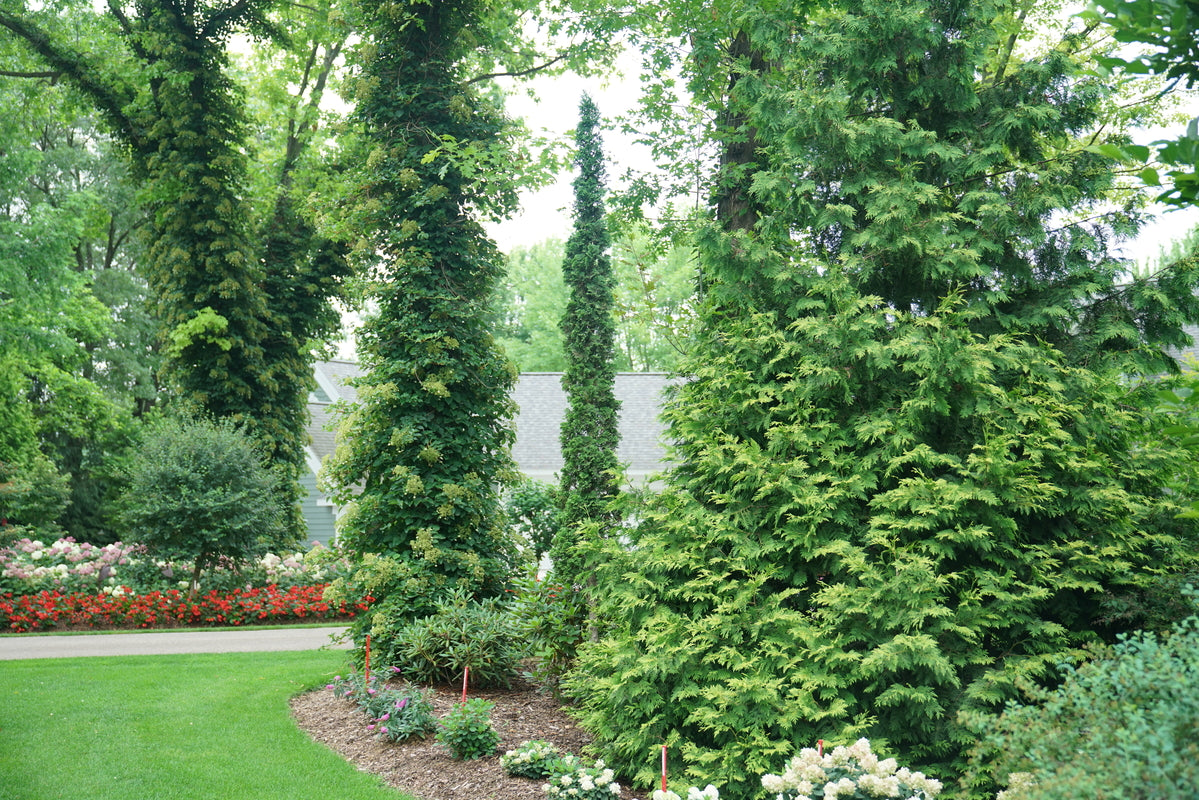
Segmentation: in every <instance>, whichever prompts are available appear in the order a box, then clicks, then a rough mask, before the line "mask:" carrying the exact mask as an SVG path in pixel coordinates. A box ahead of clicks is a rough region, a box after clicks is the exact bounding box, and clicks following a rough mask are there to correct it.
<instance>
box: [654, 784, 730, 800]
mask: <svg viewBox="0 0 1199 800" xmlns="http://www.w3.org/2000/svg"><path fill="white" fill-rule="evenodd" d="M650 797H651V798H652V800H680V798H679V796H678V795H677V794H675V793H674V792H672V791H670V790H666V791H663V790H661V789H657V790H655V791H654V793H653V794H652V795H650ZM687 800H720V792H719V791H718V790H717V788H716V787H715V786H713V785H712V784H710V783H709V784H708V785H707V786H705V787H704V788H703V789H697V788H695V787H694V786H692V787H691V788H690V789H688V790H687Z"/></svg>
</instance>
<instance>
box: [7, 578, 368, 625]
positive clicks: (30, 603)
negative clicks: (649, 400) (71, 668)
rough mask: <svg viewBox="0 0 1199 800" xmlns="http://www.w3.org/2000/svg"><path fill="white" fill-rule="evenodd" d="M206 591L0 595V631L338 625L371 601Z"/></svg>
mask: <svg viewBox="0 0 1199 800" xmlns="http://www.w3.org/2000/svg"><path fill="white" fill-rule="evenodd" d="M326 585H327V584H318V585H316V586H297V587H292V588H289V589H281V588H279V587H278V586H275V585H274V584H272V585H270V586H265V587H263V588H261V589H234V590H233V591H231V592H217V591H215V590H214V591H211V592H208V593H207V594H205V595H200V596H197V597H196V598H195V599H194V600H191V601H189V600H188V599H187V595H186V594H184V593H183V592H180V591H178V590H175V589H171V590H169V591H165V592H151V593H149V594H141V595H136V594H126V595H120V594H113V595H109V594H62V593H61V592H39V593H38V594H27V595H13V594H11V593H8V594H4V595H0V630H8V631H13V632H16V633H25V632H26V631H41V630H47V629H49V628H68V629H86V628H96V629H104V628H179V627H202V626H205V625H253V624H260V625H262V624H270V623H278V622H298V621H304V622H321V621H325V620H329V621H341V620H347V619H351V618H353V617H354V616H355V615H356V614H358V613H360V612H362V611H365V610H366V609H367V608H368V606H369V603H370V600H371V598H367V599H366V600H363V601H361V602H358V603H341V604H339V605H336V606H333V605H330V604H329V603H326V602H325V600H324V597H323V595H324V592H325V586H326Z"/></svg>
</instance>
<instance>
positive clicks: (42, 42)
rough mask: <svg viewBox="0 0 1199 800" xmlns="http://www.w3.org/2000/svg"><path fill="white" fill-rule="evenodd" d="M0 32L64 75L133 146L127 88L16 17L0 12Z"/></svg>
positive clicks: (134, 133)
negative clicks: (109, 80)
mask: <svg viewBox="0 0 1199 800" xmlns="http://www.w3.org/2000/svg"><path fill="white" fill-rule="evenodd" d="M0 28H7V29H8V30H9V31H11V32H12V33H13V34H15V35H16V36H17V37H19V38H20V39H22V40H24V42H25V44H26V45H27V46H28V47H29V48H30V49H31V50H33V52H35V53H37V54H38V55H39V56H41V57H42V60H43V61H45V62H46V64H47V65H48V66H50V67H51V68H52V69H54V70H55V71H57V72H61V73H62V74H64V75H66V76H67V77H68V78H69V79H70V80H71V81H72V82H73V83H74V84H75V86H76V87H77V88H78V89H79V90H80V91H82V92H83V93H84V94H86V95H87V96H88V97H90V98H92V100H93V101H94V102H95V103H96V105H97V106H98V107H99V109H100V111H101V113H103V114H104V116H105V117H107V118H108V120H109V122H111V123H112V125H113V126H114V127H115V128H116V131H117V135H118V136H119V137H120V138H122V139H123V140H124V141H125V142H127V143H128V144H130V145H134V146H136V145H137V143H138V142H139V141H140V138H141V137H140V136H138V134H137V129H136V127H135V126H134V124H133V120H131V119H130V118H129V117H128V116H127V115H126V114H125V111H124V109H125V105H126V104H127V103H128V102H129V101H130V100H132V97H133V93H132V91H131V90H130V89H129V87H128V86H122V85H117V84H113V83H106V82H104V81H103V80H102V79H101V78H100V75H101V73H100V70H99V69H97V68H96V67H95V66H94V65H93V64H91V63H90V62H89V61H88V60H87V58H86V57H85V56H83V55H82V54H80V53H77V52H75V51H74V50H72V49H71V48H70V47H68V46H66V45H62V44H59V43H57V42H54V41H53V40H52V39H51V38H50V34H49V33H47V32H46V31H45V30H44V29H42V28H41V27H39V26H38V25H37V24H36V23H34V22H32V21H31V20H29V19H26V18H24V17H22V16H21V15H19V14H13V13H12V12H10V11H0Z"/></svg>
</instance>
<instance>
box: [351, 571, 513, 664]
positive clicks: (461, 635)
mask: <svg viewBox="0 0 1199 800" xmlns="http://www.w3.org/2000/svg"><path fill="white" fill-rule="evenodd" d="M373 639H374V641H375V643H376V646H377V647H378V648H379V652H380V656H381V660H382V661H385V662H386V663H388V664H391V665H392V666H393V667H394V668H395V669H396V671H397V672H399V674H400V675H402V676H403V677H405V678H407V679H408V680H410V681H414V682H416V683H425V684H432V683H454V682H457V681H460V680H461V679H462V673H463V670H464V669H465V668H466V667H470V683H471V685H472V686H480V687H485V686H510V685H511V682H512V679H513V678H514V677H516V675H517V671H518V668H519V665H520V648H519V646H518V644H517V635H516V631H515V630H514V628H513V625H512V617H511V615H510V614H509V613H507V610H506V609H505V608H504V607H503V605H502V603H501V602H500V601H498V600H493V599H488V600H483V601H476V600H472V599H470V596H469V594H468V593H467V592H466V591H465V590H463V589H454V590H452V591H450V592H449V593H448V594H447V595H446V596H445V598H444V599H443V600H441V601H440V602H438V603H437V604H436V606H435V611H434V613H433V614H431V615H430V616H427V617H423V618H421V619H417V620H413V621H405V620H399V621H398V624H395V623H393V621H392V620H388V619H385V620H384V621H383V622H382V623H380V621H379V620H378V619H376V623H375V627H374V628H373Z"/></svg>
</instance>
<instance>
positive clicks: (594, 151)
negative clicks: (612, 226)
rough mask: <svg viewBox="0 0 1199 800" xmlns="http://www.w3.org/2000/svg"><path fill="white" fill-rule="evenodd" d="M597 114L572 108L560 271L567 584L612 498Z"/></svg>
mask: <svg viewBox="0 0 1199 800" xmlns="http://www.w3.org/2000/svg"><path fill="white" fill-rule="evenodd" d="M599 121H600V120H599V111H598V109H597V108H596V107H595V103H593V102H592V101H591V98H590V97H587V96H584V97H583V100H582V102H581V103H580V104H579V126H578V129H577V130H576V132H575V143H576V145H577V146H578V152H577V154H576V156H575V165H576V166H577V167H578V169H579V174H578V176H577V177H576V178H575V182H574V190H575V204H574V211H575V220H574V230H573V232H572V233H571V235H570V238H569V239H568V240H567V242H566V257H565V259H564V260H563V262H562V274H563V278H564V280H565V282H566V285H567V286H569V287H570V298H569V299H568V300H567V303H566V312H565V313H564V314H563V316H562V335H563V343H564V348H565V351H566V373H565V374H564V375H563V376H562V388H563V389H564V390H565V392H566V398H567V409H566V416H565V417H564V418H563V420H562V428H561V432H560V440H561V443H562V462H563V463H562V474H561V477H560V485H559V488H560V491H561V497H562V501H561V505H562V521H561V525H560V527H559V529H558V534H557V536H556V537H555V540H554V546H553V547H552V548H551V549H550V557H551V558H552V559H553V562H554V572H555V575H556V576H557V579H558V580H560V581H562V582H563V583H564V584H566V585H582V584H583V583H585V582H589V581H585V579H584V573H585V565H584V563H583V560H582V554H581V553H580V552H579V550H578V545H579V544H580V541H579V536H580V532H581V530H582V529H581V528H580V525H581V524H582V523H586V522H599V523H601V526H602V525H603V522H604V521H605V520H609V521H610V518H611V513H610V512H609V511H608V510H607V506H608V504H609V502H610V501H611V500H612V498H613V497H614V496H615V494H616V471H617V468H618V466H619V465H618V464H617V461H616V446H617V445H618V444H619V443H620V431H619V429H618V427H617V411H619V409H620V404H619V403H618V402H617V400H616V395H615V392H614V388H613V387H614V385H615V383H616V365H615V362H614V359H613V355H614V352H613V351H614V345H613V340H614V338H615V329H616V325H615V319H614V313H613V312H614V306H615V301H614V299H613V295H612V283H613V280H612V261H611V258H610V256H609V252H608V251H609V245H610V243H609V239H608V226H607V223H606V221H605V220H604V154H603V149H602V146H601V141H600V133H599Z"/></svg>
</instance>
